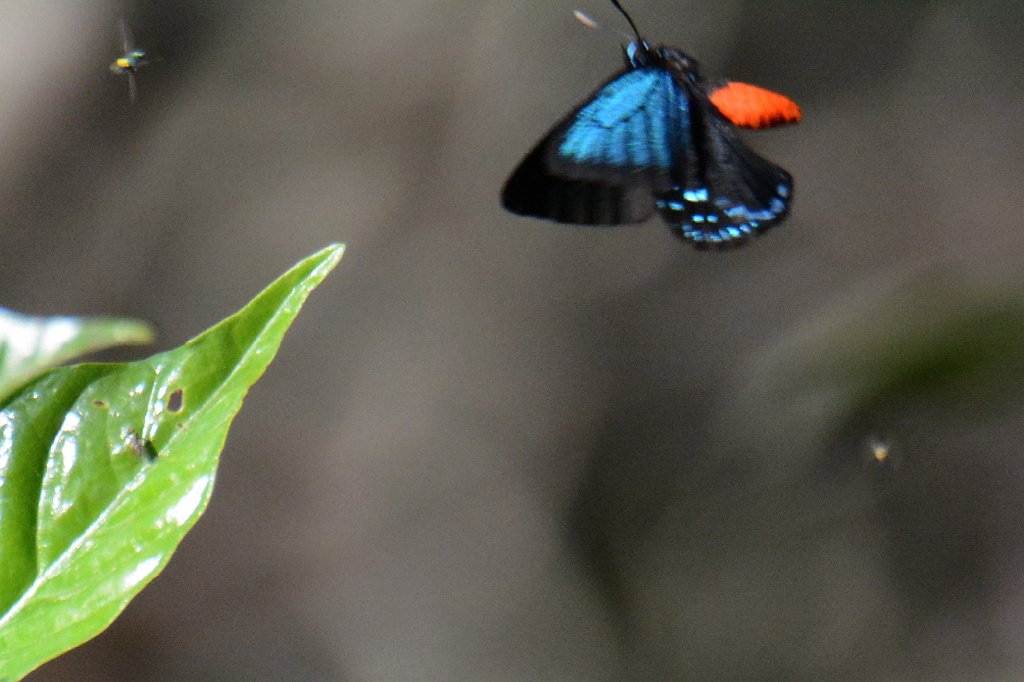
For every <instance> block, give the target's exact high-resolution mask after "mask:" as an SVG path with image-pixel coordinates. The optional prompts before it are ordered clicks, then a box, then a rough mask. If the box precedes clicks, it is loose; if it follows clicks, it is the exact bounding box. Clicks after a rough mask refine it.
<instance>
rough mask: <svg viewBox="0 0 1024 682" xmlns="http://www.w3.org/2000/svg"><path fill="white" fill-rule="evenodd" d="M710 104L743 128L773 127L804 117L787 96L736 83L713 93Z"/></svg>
mask: <svg viewBox="0 0 1024 682" xmlns="http://www.w3.org/2000/svg"><path fill="white" fill-rule="evenodd" d="M711 103H712V104H714V105H715V108H717V109H718V110H719V111H720V112H721V113H722V116H725V117H726V118H727V119H729V121H731V122H732V124H733V125H737V126H742V127H744V128H770V127H772V126H777V125H782V124H783V123H799V122H800V120H801V119H802V118H803V115H802V114H801V113H800V107H799V105H797V103H796V102H794V101H793V100H791V99H789V98H788V97H786V96H785V95H780V94H779V93H777V92H772V91H771V90H765V89H764V88H759V87H757V86H756V85H749V84H747V83H737V82H735V81H730V82H729V83H726V84H725V85H723V86H722V87H720V88H718V89H717V90H715V91H714V92H712V93H711Z"/></svg>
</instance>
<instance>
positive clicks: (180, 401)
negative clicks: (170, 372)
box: [167, 388, 185, 412]
mask: <svg viewBox="0 0 1024 682" xmlns="http://www.w3.org/2000/svg"><path fill="white" fill-rule="evenodd" d="M184 406H185V392H184V391H182V390H181V389H180V388H179V389H175V390H174V391H173V392H172V393H171V395H170V397H169V398H168V399H167V409H168V410H170V411H171V412H181V408H182V407H184Z"/></svg>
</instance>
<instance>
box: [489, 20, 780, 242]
mask: <svg viewBox="0 0 1024 682" xmlns="http://www.w3.org/2000/svg"><path fill="white" fill-rule="evenodd" d="M624 55H625V62H626V68H625V70H623V71H621V72H619V73H617V74H616V75H614V76H613V77H612V78H611V79H609V80H608V81H607V82H606V83H604V84H603V85H602V86H600V87H599V88H598V89H597V90H596V91H595V92H594V93H593V94H592V95H591V96H590V97H589V98H587V99H586V100H585V101H584V102H583V103H582V104H581V105H580V106H578V107H577V108H576V109H575V110H574V111H573V112H571V113H570V114H569V115H568V116H566V117H565V119H563V120H562V122H561V123H559V124H558V125H556V126H555V128H554V129H552V130H551V132H550V133H548V135H547V136H545V137H544V138H543V139H541V141H540V142H539V143H538V144H537V145H536V146H535V147H534V149H533V150H532V151H531V152H530V153H529V154H527V156H526V158H525V159H524V160H523V161H522V163H520V165H519V167H518V168H517V169H516V170H515V171H514V172H513V174H512V176H511V177H510V178H509V180H508V181H507V183H506V185H505V187H504V189H503V191H502V204H503V205H504V206H505V208H507V209H508V210H510V211H511V212H513V213H517V214H520V215H525V216H531V217H538V218H545V219H549V220H555V221H557V222H565V223H576V224H585V225H615V224H623V223H635V222H640V221H643V220H646V219H647V218H649V217H651V216H652V215H653V214H654V213H655V212H657V213H658V214H659V215H660V216H661V217H662V219H663V220H664V221H665V222H666V223H667V224H668V226H669V227H670V229H671V230H672V231H673V233H674V234H676V235H677V236H679V237H681V238H682V239H684V240H686V241H688V242H691V243H692V244H694V245H695V246H698V247H707V246H727V245H733V244H739V243H742V242H743V241H745V240H746V239H747V238H749V237H751V236H753V235H755V234H758V233H760V232H763V231H764V230H765V229H767V228H769V227H771V226H772V225H774V224H776V223H778V222H779V221H781V220H782V219H783V218H784V217H785V216H786V214H787V212H788V210H789V204H790V201H791V199H792V193H793V179H792V177H791V176H790V174H789V173H788V172H786V171H785V170H783V169H782V168H780V167H778V166H776V165H774V164H772V163H771V162H769V161H766V160H765V159H763V158H761V157H760V156H758V155H757V154H755V153H754V152H753V151H751V150H750V149H749V148H748V147H747V146H746V145H745V144H744V143H743V141H742V140H741V139H740V138H739V136H738V135H737V133H736V131H735V129H734V125H741V126H744V127H769V126H773V125H778V124H780V123H789V122H796V121H798V120H799V119H800V110H799V107H797V106H796V105H795V104H794V103H793V102H791V101H790V100H788V99H787V98H785V97H784V96H782V95H778V94H777V93H773V92H770V91H768V90H764V89H762V88H758V87H756V86H752V85H747V84H744V83H717V82H716V83H709V82H707V81H705V80H704V79H703V77H702V76H701V73H700V70H699V67H698V64H697V62H696V60H694V59H693V58H692V57H690V56H689V55H687V54H686V53H684V52H682V51H681V50H678V49H676V48H672V47H668V46H664V45H659V46H654V47H652V46H651V45H649V44H648V43H647V42H646V41H645V40H643V39H641V38H639V37H638V38H637V40H635V41H633V42H631V43H629V44H628V45H627V46H626V47H625V48H624Z"/></svg>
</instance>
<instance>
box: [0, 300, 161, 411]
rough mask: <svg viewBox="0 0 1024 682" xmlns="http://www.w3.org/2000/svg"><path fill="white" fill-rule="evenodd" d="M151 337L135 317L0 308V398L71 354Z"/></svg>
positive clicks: (138, 341) (146, 328)
mask: <svg viewBox="0 0 1024 682" xmlns="http://www.w3.org/2000/svg"><path fill="white" fill-rule="evenodd" d="M152 341H153V330H152V328H151V327H150V326H149V325H148V324H146V323H145V322H139V321H137V320H119V319H103V318H93V319H89V318H82V317H28V316H25V315H18V314H17V313H14V312H11V311H10V310H6V309H4V308H0V401H2V400H4V398H6V397H7V396H9V395H10V394H11V393H13V392H14V391H15V390H16V389H18V388H19V387H21V386H24V385H25V384H26V383H28V382H29V381H31V380H32V379H34V378H35V377H37V376H39V375H40V374H42V373H43V372H44V371H46V370H48V369H50V368H51V367H56V366H57V365H61V364H63V363H65V362H67V361H68V360H71V359H73V358H76V357H79V356H81V355H85V354H87V353H92V352H93V351H97V350H102V349H104V348H110V347H112V346H120V345H124V344H143V343H150V342H152Z"/></svg>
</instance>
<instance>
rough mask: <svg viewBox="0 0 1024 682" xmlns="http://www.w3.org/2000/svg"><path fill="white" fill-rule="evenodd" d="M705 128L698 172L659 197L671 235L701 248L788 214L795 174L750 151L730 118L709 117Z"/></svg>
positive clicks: (736, 238) (737, 240)
mask: <svg viewBox="0 0 1024 682" xmlns="http://www.w3.org/2000/svg"><path fill="white" fill-rule="evenodd" d="M701 128H702V129H701V132H700V134H699V136H700V138H701V140H702V144H701V148H700V149H701V154H700V156H701V159H700V164H699V168H698V172H697V173H692V174H687V176H686V177H685V178H681V179H680V182H679V183H678V184H677V185H676V186H675V187H673V188H672V189H671V190H669V191H668V192H661V193H658V194H657V195H656V198H657V201H656V203H657V208H658V213H659V214H660V215H661V217H662V218H663V219H664V220H665V222H666V223H668V225H669V227H670V228H671V229H672V231H673V233H675V234H676V235H677V236H679V237H681V238H682V239H684V240H686V241H689V242H692V243H693V244H694V245H695V246H698V247H707V246H732V245H738V244H741V243H743V242H744V241H745V240H746V239H748V238H749V237H752V236H754V235H756V234H760V233H761V232H764V231H765V230H767V229H768V228H769V227H772V226H773V225H775V224H776V223H778V222H779V221H781V220H782V219H783V218H785V217H786V214H787V213H788V212H789V204H790V201H791V200H792V197H793V178H792V176H791V175H790V174H789V173H788V172H786V171H785V170H783V169H782V168H779V167H778V166H776V165H775V164H773V163H771V162H769V161H766V160H765V159H763V158H761V157H760V156H758V155H757V154H755V153H754V152H753V151H751V150H750V148H749V147H747V146H746V145H745V144H744V143H743V141H742V140H740V139H739V137H738V136H737V135H736V132H735V131H734V130H733V128H732V127H731V126H730V125H729V123H728V122H726V121H724V120H721V119H719V118H718V117H716V116H708V117H705V118H704V125H703V126H702V127H701Z"/></svg>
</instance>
